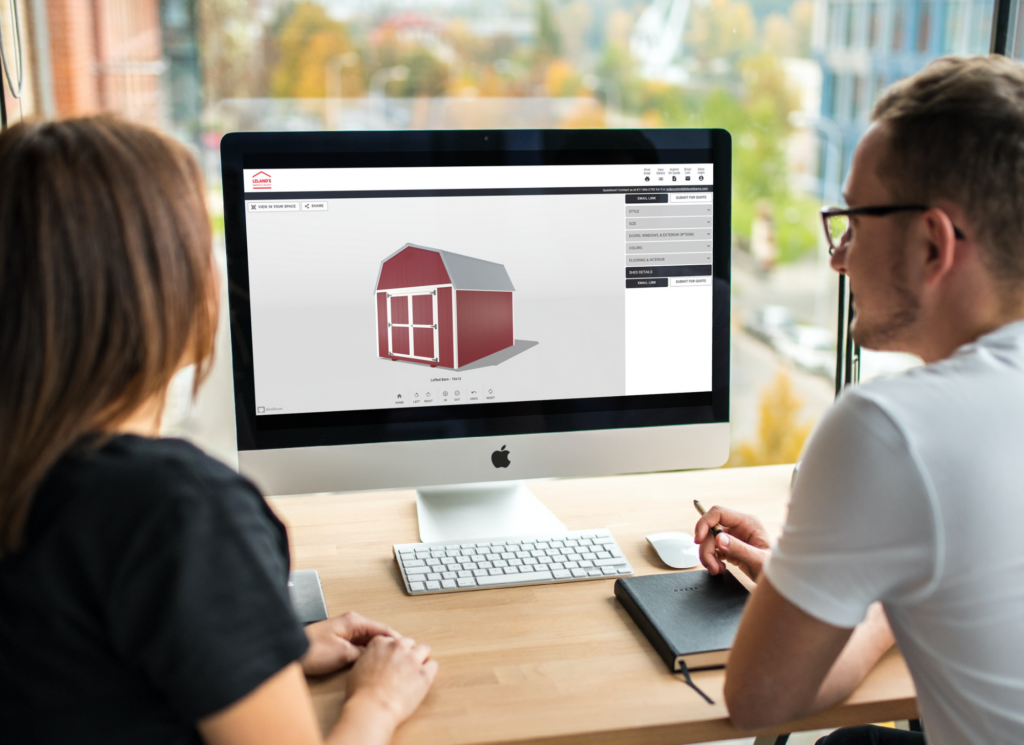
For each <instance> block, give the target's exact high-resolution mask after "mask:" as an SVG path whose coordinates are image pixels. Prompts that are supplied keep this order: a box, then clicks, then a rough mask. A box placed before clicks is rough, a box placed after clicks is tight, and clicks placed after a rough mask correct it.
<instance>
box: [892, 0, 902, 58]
mask: <svg viewBox="0 0 1024 745" xmlns="http://www.w3.org/2000/svg"><path fill="white" fill-rule="evenodd" d="M903 24H904V19H903V6H902V4H901V5H897V6H896V7H895V8H894V9H893V13H892V51H894V52H899V51H902V49H903Z"/></svg>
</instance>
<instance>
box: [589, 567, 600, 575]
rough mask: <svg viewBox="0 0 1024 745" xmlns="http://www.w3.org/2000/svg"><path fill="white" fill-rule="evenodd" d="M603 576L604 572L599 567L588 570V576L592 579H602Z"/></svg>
mask: <svg viewBox="0 0 1024 745" xmlns="http://www.w3.org/2000/svg"><path fill="white" fill-rule="evenodd" d="M602 574H603V572H602V571H601V570H600V569H598V568H597V567H593V568H591V569H588V570H587V575H588V576H590V577H600V576H601V575H602Z"/></svg>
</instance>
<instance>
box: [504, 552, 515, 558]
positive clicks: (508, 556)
mask: <svg viewBox="0 0 1024 745" xmlns="http://www.w3.org/2000/svg"><path fill="white" fill-rule="evenodd" d="M501 558H502V559H514V558H516V555H515V554H514V553H512V552H511V551H506V552H505V553H503V554H502V555H501Z"/></svg>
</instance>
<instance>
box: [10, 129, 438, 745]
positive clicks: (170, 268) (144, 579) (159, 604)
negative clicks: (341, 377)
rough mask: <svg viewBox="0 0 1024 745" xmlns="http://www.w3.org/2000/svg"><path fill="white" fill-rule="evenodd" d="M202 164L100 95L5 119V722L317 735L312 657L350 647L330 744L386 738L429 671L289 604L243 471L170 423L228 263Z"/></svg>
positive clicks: (261, 509) (322, 667) (85, 733)
mask: <svg viewBox="0 0 1024 745" xmlns="http://www.w3.org/2000/svg"><path fill="white" fill-rule="evenodd" d="M215 271H216V270H215V268H214V262H213V258H212V254H211V235H210V227H209V219H208V216H207V214H206V208H205V194H204V190H203V185H202V179H201V177H200V174H199V170H198V168H197V166H196V164H195V162H194V161H193V160H192V158H191V157H190V156H189V154H188V152H187V151H186V150H185V148H184V147H182V146H181V145H180V144H178V143H176V142H174V141H173V140H170V139H169V138H166V137H163V136H162V135H159V134H157V133H155V132H153V131H151V130H149V129H146V128H143V127H140V126H136V125H132V124H128V123H126V122H122V121H119V120H116V119H113V118H107V117H98V118H88V119H78V120H70V121H64V122H56V123H47V124H30V125H17V126H15V127H12V128H11V129H9V130H8V131H6V132H4V133H3V134H0V733H3V735H2V738H3V739H4V741H7V742H12V743H13V742H17V743H37V742H38V743H48V742H61V743H66V742H68V743H69V742H75V743H86V742H102V743H142V742H144V743H147V744H148V745H149V744H154V743H194V742H200V741H202V742H206V743H210V744H215V745H220V744H222V743H224V744H230V743H240V744H241V743H245V745H260V744H261V743H275V744H277V743H297V744H298V743H320V742H322V741H323V740H322V739H321V735H320V731H319V727H318V725H317V722H316V718H315V716H314V712H313V707H312V705H311V701H310V696H309V692H308V689H307V688H306V684H305V680H304V677H303V673H306V674H323V673H327V672H332V671H334V670H337V669H339V668H340V667H343V666H344V665H347V664H349V663H352V662H355V666H354V668H353V670H352V672H351V674H350V676H349V680H348V696H347V699H346V704H345V706H344V708H343V709H342V713H341V717H340V719H339V721H338V723H337V725H336V726H335V727H334V728H333V730H332V731H331V733H330V736H329V737H328V742H330V743H339V744H340V743H360V744H373V743H386V742H388V741H390V739H391V735H392V734H393V732H394V730H395V728H396V727H397V726H398V724H400V723H401V722H402V721H403V720H404V719H405V718H406V717H408V716H409V715H410V714H411V713H412V711H413V710H414V709H415V708H416V707H417V706H418V705H419V703H420V701H421V700H422V699H423V697H424V696H425V695H426V692H427V689H428V688H429V687H430V684H431V682H432V681H433V678H434V675H435V673H436V670H437V663H436V662H434V661H431V660H430V650H429V648H427V647H426V646H424V645H418V644H416V643H415V642H414V641H413V640H411V639H406V638H402V637H401V636H400V635H399V634H397V633H396V632H394V631H393V630H391V629H390V628H388V627H387V626H385V625H383V624H380V623H376V622H373V621H369V620H367V619H364V618H361V617H360V616H357V615H355V614H346V615H344V616H340V617H337V618H333V619H330V620H328V621H325V622H323V623H321V624H315V625H312V626H309V627H307V628H306V630H305V632H304V631H303V629H302V628H301V627H300V626H299V624H298V623H297V621H296V620H295V618H294V615H293V614H292V612H291V608H290V605H289V601H288V594H287V588H286V582H287V574H288V544H287V537H286V534H285V531H284V527H283V526H282V525H281V523H280V522H279V521H278V520H277V519H276V517H275V516H274V514H273V513H272V512H271V511H270V510H269V508H268V507H267V506H266V504H265V502H264V501H263V499H262V497H261V496H260V495H259V493H258V492H257V491H256V489H255V488H254V487H253V486H252V484H250V483H249V482H248V481H246V480H245V479H244V478H242V477H240V476H239V475H238V474H236V473H234V472H233V471H231V470H230V469H228V468H226V467H224V466H223V465H221V464H219V463H218V462H216V461H214V460H212V459H211V458H209V457H207V456H205V455H204V454H203V453H202V452H200V451H199V450H197V449H196V448H194V447H192V446H191V445H188V444H187V443H185V442H182V441H178V440H163V439H159V429H160V419H161V415H162V412H163V406H164V401H165V398H166V395H167V388H168V385H169V384H170V381H171V378H172V377H173V376H174V374H175V372H176V371H177V370H179V369H181V368H182V367H184V366H187V365H189V364H194V365H195V366H196V369H197V375H196V386H197V387H198V385H199V383H200V382H201V381H202V380H203V378H204V377H205V375H206V373H207V372H208V371H209V367H210V360H211V355H212V351H213V341H214V334H215V331H216V328H217V308H218V307H219V306H218V298H217V294H218V293H217V286H218V285H217V281H216V276H215Z"/></svg>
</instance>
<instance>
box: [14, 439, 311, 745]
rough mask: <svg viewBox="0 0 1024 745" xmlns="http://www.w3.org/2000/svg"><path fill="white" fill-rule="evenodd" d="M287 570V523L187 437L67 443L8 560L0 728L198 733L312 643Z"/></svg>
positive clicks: (138, 735) (189, 739)
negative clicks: (292, 599)
mask: <svg viewBox="0 0 1024 745" xmlns="http://www.w3.org/2000/svg"><path fill="white" fill-rule="evenodd" d="M287 583H288V538H287V535H286V533H285V529H284V526H283V525H282V524H281V522H280V521H279V520H278V519H277V518H276V517H275V516H274V514H273V513H272V512H271V511H270V509H269V508H268V507H267V505H266V503H265V502H264V501H263V498H262V497H261V496H260V494H259V492H258V491H257V490H256V488H255V487H254V486H253V485H252V484H251V483H249V482H248V481H246V480H245V479H244V478H242V477H241V476H239V475H238V474H236V473H235V472H234V471H232V470H231V469H230V468H227V467H226V466H224V465H223V464H221V463H218V462H217V461H215V460H213V459H212V458H210V457H208V456H206V455H204V454H203V453H202V452H201V451H199V450H197V449H196V448H195V447H193V446H191V445H189V444H188V443H185V442H183V441H180V440H150V439H146V438H142V437H135V436H130V435H126V436H120V437H117V438H115V439H113V440H111V441H109V442H108V443H106V444H105V445H103V446H102V447H101V448H99V449H95V448H92V449H89V448H86V447H84V446H83V447H78V448H75V449H73V450H72V451H71V452H70V453H68V454H67V455H65V456H64V457H63V458H62V459H61V460H60V462H59V463H58V464H57V465H56V466H55V467H54V468H53V469H52V471H51V472H50V474H49V475H48V477H47V478H46V480H45V482H44V483H43V484H42V485H41V487H40V489H39V490H38V493H37V495H36V497H35V500H34V502H33V505H32V508H31V511H30V513H29V520H28V525H27V533H26V541H25V543H24V546H23V548H21V549H20V550H19V551H18V552H17V553H15V554H12V555H10V556H8V557H6V558H4V559H3V560H0V740H2V741H4V742H10V743H18V744H19V745H27V744H29V743H76V745H77V744H78V743H94V742H95V743H104V745H118V744H120V743H132V744H133V745H134V744H135V743H146V745H159V744H163V743H174V744H175V745H177V744H179V743H198V742H201V739H200V737H199V735H198V733H197V732H196V729H195V723H196V721H197V720H199V719H201V718H202V717H204V716H206V715H208V714H212V713H213V712H216V711H218V710H220V709H222V708H224V707H225V706H227V705H229V704H231V703H233V702H235V701H237V700H239V699H240V698H242V697H243V696H245V695H246V694H247V693H249V692H250V691H252V690H254V689H255V688H256V687H257V686H259V684H260V683H262V682H263V681H265V680H266V679H267V678H269V677H270V676H271V675H273V674H274V673H276V672H278V671H279V670H281V669H282V668H283V667H285V666H286V665H288V664H289V663H291V662H294V661H295V660H296V659H298V658H299V657H300V656H301V655H302V654H303V653H304V652H305V651H306V647H307V642H306V637H305V635H304V633H303V631H302V627H301V626H300V625H299V623H298V621H297V620H296V619H295V616H294V614H293V612H292V609H291V605H290V603H289V600H288V588H287Z"/></svg>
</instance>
